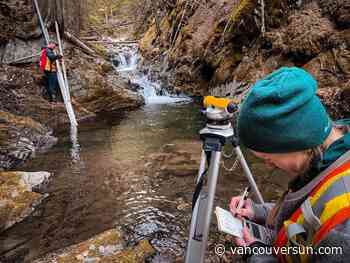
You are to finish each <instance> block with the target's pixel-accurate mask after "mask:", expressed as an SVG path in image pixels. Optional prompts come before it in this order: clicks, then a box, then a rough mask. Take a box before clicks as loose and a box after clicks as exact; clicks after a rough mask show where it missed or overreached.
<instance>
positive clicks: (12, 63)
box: [4, 52, 41, 65]
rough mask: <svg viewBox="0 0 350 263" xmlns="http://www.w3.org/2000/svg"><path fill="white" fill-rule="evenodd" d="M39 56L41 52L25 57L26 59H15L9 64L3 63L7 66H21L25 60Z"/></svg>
mask: <svg viewBox="0 0 350 263" xmlns="http://www.w3.org/2000/svg"><path fill="white" fill-rule="evenodd" d="M40 55H41V52H39V53H38V54H33V55H30V56H27V57H23V58H17V59H14V60H11V61H9V62H7V61H5V62H4V64H8V65H14V64H23V63H26V60H27V59H32V58H35V57H39V56H40Z"/></svg>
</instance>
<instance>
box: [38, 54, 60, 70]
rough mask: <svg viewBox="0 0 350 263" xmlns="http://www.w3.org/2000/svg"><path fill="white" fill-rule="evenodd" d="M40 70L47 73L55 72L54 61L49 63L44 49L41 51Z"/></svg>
mask: <svg viewBox="0 0 350 263" xmlns="http://www.w3.org/2000/svg"><path fill="white" fill-rule="evenodd" d="M40 69H41V70H43V71H48V72H56V71H57V68H56V61H51V60H50V59H49V57H48V56H47V54H46V49H43V50H42V51H41V58H40Z"/></svg>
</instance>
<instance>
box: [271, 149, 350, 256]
mask: <svg viewBox="0 0 350 263" xmlns="http://www.w3.org/2000/svg"><path fill="white" fill-rule="evenodd" d="M319 176H321V177H322V178H321V180H320V181H319V183H318V184H317V185H316V186H315V187H314V188H313V190H312V191H311V194H310V195H309V196H308V198H307V199H306V200H305V201H304V202H303V204H302V205H301V207H299V208H298V209H297V210H296V211H295V212H294V213H293V214H292V216H291V217H290V218H289V219H288V220H286V221H284V223H283V227H282V228H281V229H280V231H279V233H278V235H277V238H276V240H275V244H274V246H275V247H280V248H281V247H295V246H297V247H299V248H301V250H302V249H303V248H304V247H306V246H309V247H313V248H315V247H317V245H318V244H319V243H320V241H322V239H324V238H325V237H326V236H327V234H328V233H329V232H330V231H331V230H332V229H334V228H335V227H336V226H338V225H342V224H344V223H345V222H346V221H347V220H349V219H350V151H349V152H347V153H346V154H344V155H343V156H342V157H341V158H340V159H339V160H338V161H336V164H335V165H332V166H331V169H329V170H326V171H325V173H323V174H321V175H319ZM299 250H300V249H299ZM275 251H277V249H276V250H275ZM279 251H282V250H279ZM305 251H306V250H305ZM278 257H279V260H280V261H281V262H309V257H310V255H307V254H298V255H296V254H293V253H290V254H288V255H285V254H283V255H282V254H279V255H278Z"/></svg>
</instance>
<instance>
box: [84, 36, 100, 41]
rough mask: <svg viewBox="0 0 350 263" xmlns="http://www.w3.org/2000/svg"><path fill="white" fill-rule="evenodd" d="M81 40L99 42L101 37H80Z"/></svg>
mask: <svg viewBox="0 0 350 263" xmlns="http://www.w3.org/2000/svg"><path fill="white" fill-rule="evenodd" d="M80 39H81V40H85V41H92V40H99V39H100V37H99V36H89V37H80Z"/></svg>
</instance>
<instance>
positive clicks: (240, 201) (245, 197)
mask: <svg viewBox="0 0 350 263" xmlns="http://www.w3.org/2000/svg"><path fill="white" fill-rule="evenodd" d="M249 190H250V187H249V186H248V187H246V188H245V189H244V192H243V194H242V195H241V199H239V203H238V205H237V209H236V211H238V210H239V209H241V208H242V207H243V204H244V201H245V200H246V199H247V197H248V194H249ZM234 216H236V214H235V215H234Z"/></svg>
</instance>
